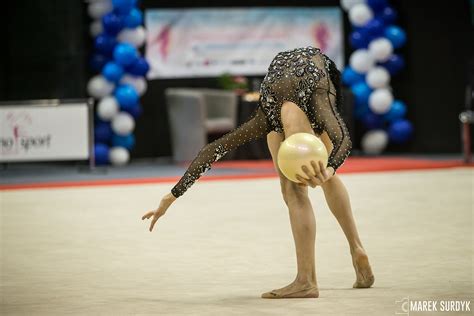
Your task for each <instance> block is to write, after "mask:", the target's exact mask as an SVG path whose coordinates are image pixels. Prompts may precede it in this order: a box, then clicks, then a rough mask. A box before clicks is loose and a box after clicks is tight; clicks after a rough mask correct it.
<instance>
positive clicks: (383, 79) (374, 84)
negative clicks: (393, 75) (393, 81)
mask: <svg viewBox="0 0 474 316" xmlns="http://www.w3.org/2000/svg"><path fill="white" fill-rule="evenodd" d="M366 81H367V85H368V86H369V87H371V88H372V89H380V88H385V87H386V86H388V84H389V83H390V74H389V73H388V71H387V70H386V69H385V68H383V67H380V66H377V67H374V68H372V69H370V70H369V72H368V73H367V77H366Z"/></svg>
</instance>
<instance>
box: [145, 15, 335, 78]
mask: <svg viewBox="0 0 474 316" xmlns="http://www.w3.org/2000/svg"><path fill="white" fill-rule="evenodd" d="M145 23H146V28H147V30H148V36H147V45H146V58H147V60H148V62H149V63H150V66H151V71H150V72H149V73H148V78H149V79H160V78H182V77H217V76H220V75H221V74H223V73H230V74H235V75H264V74H265V73H266V72H267V69H268V65H269V64H270V62H271V60H272V59H273V57H274V56H275V55H276V54H277V53H278V52H280V51H284V50H289V49H293V48H297V47H304V46H315V47H319V48H321V49H322V51H323V52H325V53H326V54H327V55H328V56H329V57H331V58H332V59H333V60H334V61H335V62H336V64H337V65H338V66H340V67H342V65H343V60H344V56H343V51H344V48H343V34H342V33H343V25H342V14H341V11H340V9H339V8H338V7H335V8H314V7H308V8H301V7H299V8H232V9H224V8H223V9H150V10H147V11H146V12H145Z"/></svg>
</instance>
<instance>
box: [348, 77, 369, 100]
mask: <svg viewBox="0 0 474 316" xmlns="http://www.w3.org/2000/svg"><path fill="white" fill-rule="evenodd" d="M351 89H352V93H353V94H354V97H355V100H356V104H366V103H368V102H369V96H370V94H371V93H372V89H371V88H370V87H369V86H368V85H367V83H366V82H365V81H361V82H358V83H356V84H354V85H353V86H352V87H351Z"/></svg>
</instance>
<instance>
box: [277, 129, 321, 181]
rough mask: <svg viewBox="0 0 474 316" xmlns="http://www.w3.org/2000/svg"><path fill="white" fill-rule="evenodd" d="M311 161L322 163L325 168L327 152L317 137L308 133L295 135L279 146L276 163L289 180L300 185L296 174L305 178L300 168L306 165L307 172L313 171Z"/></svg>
mask: <svg viewBox="0 0 474 316" xmlns="http://www.w3.org/2000/svg"><path fill="white" fill-rule="evenodd" d="M311 160H314V161H315V162H316V164H318V162H319V161H322V162H323V165H324V166H325V167H326V166H327V163H328V152H327V150H326V146H325V145H324V143H323V142H322V140H321V139H320V138H319V137H317V136H315V135H313V134H309V133H296V134H293V135H291V136H290V137H288V138H287V139H285V140H284V141H283V142H282V143H281V144H280V149H278V156H277V163H278V167H279V168H280V170H281V172H282V173H283V175H284V176H285V177H287V178H288V179H289V180H291V181H293V182H296V183H300V182H301V181H299V180H298V179H297V178H296V174H297V173H298V174H299V175H300V176H302V177H303V178H306V177H307V176H306V174H305V173H304V171H303V169H301V167H303V166H304V165H306V166H307V167H308V169H309V170H313V167H312V166H311ZM318 166H319V164H318Z"/></svg>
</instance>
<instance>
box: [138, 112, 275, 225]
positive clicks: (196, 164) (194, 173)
mask: <svg viewBox="0 0 474 316" xmlns="http://www.w3.org/2000/svg"><path fill="white" fill-rule="evenodd" d="M269 132H270V130H269V125H268V123H267V121H266V118H265V115H264V113H263V112H262V109H261V108H260V107H258V108H257V109H256V110H255V111H254V112H253V114H252V115H251V117H250V119H249V120H247V121H246V122H245V123H243V124H241V125H240V126H239V127H237V128H236V129H234V130H232V131H230V132H229V133H227V134H225V135H224V136H222V137H221V138H219V139H217V140H215V141H213V142H212V143H209V144H207V145H206V146H204V147H203V148H202V149H201V150H200V151H199V153H198V154H197V156H196V158H194V160H193V161H192V162H191V164H190V165H189V167H188V169H187V170H186V172H185V173H184V175H183V176H182V177H181V179H180V180H179V181H178V183H177V184H176V185H175V186H174V187H173V188H172V189H171V193H169V194H168V195H166V196H165V197H164V198H163V199H162V200H161V203H160V206H159V207H158V209H157V210H156V211H150V212H148V213H146V214H145V215H143V217H142V220H143V219H145V218H150V217H153V219H152V221H151V224H150V229H149V230H150V231H152V230H153V226H154V225H155V223H156V221H157V220H158V218H160V217H161V216H162V215H163V214H164V213H165V212H166V210H167V209H168V207H169V206H170V205H171V204H172V203H173V202H174V201H175V200H176V199H177V198H178V197H180V196H181V195H183V194H184V192H186V190H187V189H189V188H190V187H191V186H192V185H193V184H194V182H196V180H197V179H199V178H200V177H201V175H202V174H203V173H205V172H206V171H208V170H209V169H211V167H212V164H213V163H214V162H216V161H217V160H219V159H221V158H222V157H224V156H225V155H226V154H227V153H228V152H229V151H231V150H233V149H236V148H237V147H239V146H241V145H244V144H246V143H248V142H250V141H252V140H256V139H259V138H261V137H263V136H265V135H266V134H268V133H269Z"/></svg>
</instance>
